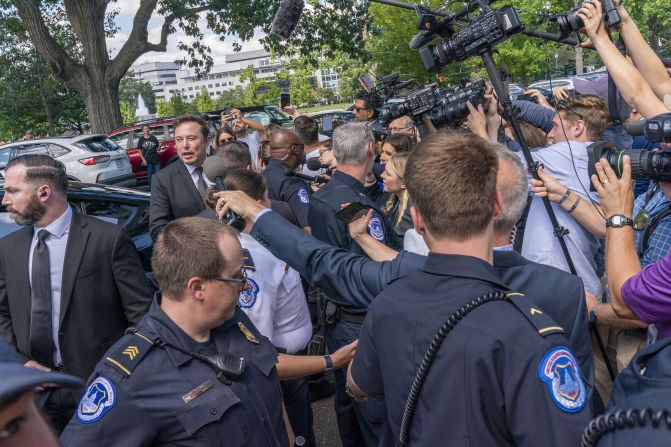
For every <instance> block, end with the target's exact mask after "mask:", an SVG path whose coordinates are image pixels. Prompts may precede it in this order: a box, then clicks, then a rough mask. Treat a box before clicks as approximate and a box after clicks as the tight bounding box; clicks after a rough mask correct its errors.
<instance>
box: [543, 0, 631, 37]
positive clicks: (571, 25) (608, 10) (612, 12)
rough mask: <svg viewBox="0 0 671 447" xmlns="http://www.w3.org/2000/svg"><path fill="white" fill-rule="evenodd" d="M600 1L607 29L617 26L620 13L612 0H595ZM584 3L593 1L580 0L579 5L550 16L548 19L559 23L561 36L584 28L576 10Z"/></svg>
mask: <svg viewBox="0 0 671 447" xmlns="http://www.w3.org/2000/svg"><path fill="white" fill-rule="evenodd" d="M597 1H600V2H601V8H602V9H603V17H604V22H605V23H606V27H607V28H609V29H612V28H617V27H618V26H619V25H620V22H621V19H620V13H619V12H617V7H616V6H615V4H614V3H613V0H597ZM584 3H593V2H592V1H591V0H585V1H583V2H581V4H580V5H578V6H577V7H575V8H573V9H571V10H570V11H567V12H564V13H561V14H557V15H555V16H553V17H550V20H551V21H553V22H557V24H558V25H559V34H560V35H561V36H563V37H565V36H568V35H569V34H571V33H575V32H577V31H578V30H579V29H581V28H584V27H585V24H584V23H583V21H582V19H581V18H580V16H579V15H578V11H580V8H582V5H583V4H584Z"/></svg>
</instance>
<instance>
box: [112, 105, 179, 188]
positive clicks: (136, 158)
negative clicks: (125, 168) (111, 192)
mask: <svg viewBox="0 0 671 447" xmlns="http://www.w3.org/2000/svg"><path fill="white" fill-rule="evenodd" d="M175 119H176V117H166V118H157V119H153V120H146V121H138V122H137V123H133V124H128V125H126V126H123V127H120V128H118V129H115V130H113V131H111V132H108V134H107V135H109V138H110V140H112V141H114V142H115V143H116V144H118V145H119V146H120V147H122V148H123V149H125V150H126V154H127V155H128V159H129V160H130V163H131V165H132V167H133V175H135V177H136V178H137V179H138V180H139V181H143V180H146V178H147V168H146V167H145V166H142V157H141V156H140V150H139V149H138V148H137V143H138V140H139V139H140V137H141V136H142V127H143V126H145V125H147V126H149V132H150V133H151V134H152V135H153V136H155V137H156V139H157V140H158V143H159V146H158V150H157V152H158V157H159V162H160V164H161V167H164V166H167V165H169V164H170V163H172V162H173V161H174V160H175V159H176V158H177V153H176V152H175V129H174V128H173V123H174V121H175Z"/></svg>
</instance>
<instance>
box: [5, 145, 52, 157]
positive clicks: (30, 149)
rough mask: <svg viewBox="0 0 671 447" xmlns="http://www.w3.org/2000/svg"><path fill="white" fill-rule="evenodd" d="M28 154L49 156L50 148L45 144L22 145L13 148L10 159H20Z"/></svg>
mask: <svg viewBox="0 0 671 447" xmlns="http://www.w3.org/2000/svg"><path fill="white" fill-rule="evenodd" d="M28 154H40V155H49V156H51V152H50V151H49V148H48V146H47V145H46V144H45V143H40V144H22V145H20V146H12V147H11V148H10V151H9V159H10V160H11V159H12V158H16V157H20V156H21V155H28Z"/></svg>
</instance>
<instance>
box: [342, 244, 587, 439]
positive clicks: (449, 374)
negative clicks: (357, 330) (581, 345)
mask: <svg viewBox="0 0 671 447" xmlns="http://www.w3.org/2000/svg"><path fill="white" fill-rule="evenodd" d="M494 290H506V287H505V286H504V285H503V284H501V282H500V279H499V278H498V275H497V274H496V271H495V270H494V268H493V267H492V266H491V265H490V264H488V263H487V262H485V261H483V260H481V259H477V258H473V257H468V256H457V255H441V254H435V253H431V254H429V256H428V258H427V260H426V263H425V264H424V267H423V268H422V270H421V271H419V272H416V273H411V274H409V275H407V276H406V277H404V278H401V279H399V280H397V281H395V282H393V283H391V284H390V285H389V287H387V288H386V289H385V290H384V291H383V292H382V293H381V294H380V295H378V297H376V298H375V300H374V301H373V303H372V304H371V306H370V308H369V311H368V314H367V315H366V319H365V322H364V324H363V327H362V330H361V337H360V338H359V344H358V347H357V352H356V356H355V358H354V363H353V365H352V377H353V379H354V382H356V384H357V385H358V386H359V387H360V388H361V389H362V390H363V391H365V392H366V393H367V395H368V396H370V397H376V398H384V399H385V401H386V406H387V410H388V421H387V422H388V425H389V427H390V429H391V433H392V434H393V438H394V439H396V440H398V436H399V431H400V425H401V419H402V415H403V410H404V407H405V402H406V399H407V397H408V393H409V391H410V388H411V386H412V383H413V380H414V378H415V375H416V372H417V369H418V367H419V365H420V363H421V361H422V358H423V357H424V354H425V352H426V350H427V348H428V346H429V345H430V343H431V341H432V340H433V338H434V336H435V335H436V332H437V331H438V329H439V328H440V326H441V325H442V324H443V323H444V322H445V321H446V320H447V319H448V318H449V317H450V316H451V315H452V314H453V313H454V312H455V311H456V310H457V309H458V308H459V307H461V306H463V305H465V304H466V303H468V302H470V301H471V300H472V299H473V298H475V297H477V296H480V295H482V294H484V293H487V292H491V291H494ZM515 299H523V300H526V298H524V297H513V298H511V300H515ZM526 302H527V303H528V302H529V301H528V300H527V301H526ZM529 309H534V308H533V307H530V308H529ZM539 311H540V310H539V309H536V310H535V312H539ZM525 320H529V321H525ZM548 320H549V321H551V320H550V319H549V318H548ZM530 321H531V318H530V317H529V316H526V315H524V314H523V313H522V312H521V309H518V308H517V306H516V305H515V304H512V303H509V302H503V301H495V302H490V303H486V304H484V305H482V306H479V307H477V308H476V309H475V310H473V311H472V312H471V313H470V314H469V315H467V316H466V317H465V318H464V319H463V320H461V321H460V322H459V323H458V324H457V326H456V328H455V329H454V330H452V332H450V333H449V334H448V335H447V338H446V339H445V340H444V342H443V345H442V346H441V348H440V349H439V351H438V355H437V357H436V358H435V361H434V363H433V366H432V367H431V370H430V371H429V373H428V376H427V378H426V382H425V383H424V387H423V389H422V392H421V395H420V398H419V401H418V403H417V411H416V413H415V415H414V419H413V422H412V427H411V431H410V438H409V439H410V442H409V445H416V446H429V445H430V446H434V445H448V444H449V445H472V446H513V445H517V446H519V445H556V446H569V445H579V444H580V439H581V435H582V430H583V428H584V427H585V425H586V424H587V422H588V421H589V420H590V417H591V409H590V405H588V402H587V390H586V389H585V381H584V379H583V377H582V374H581V372H580V367H579V365H578V362H577V361H576V360H575V357H574V356H573V354H572V353H571V351H570V349H569V348H567V347H566V344H567V341H566V339H565V338H564V337H563V336H560V335H547V334H552V333H553V332H557V330H556V328H553V327H552V326H548V327H547V328H545V329H547V330H545V331H544V333H545V334H546V335H545V336H542V335H541V334H539V333H540V332H541V331H543V329H541V328H539V327H535V326H534V324H532V323H531V322H530ZM555 324H556V323H555Z"/></svg>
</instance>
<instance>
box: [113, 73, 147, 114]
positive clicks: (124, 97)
mask: <svg viewBox="0 0 671 447" xmlns="http://www.w3.org/2000/svg"><path fill="white" fill-rule="evenodd" d="M138 95H142V99H143V100H144V103H145V105H146V106H147V109H149V113H156V94H155V93H154V89H153V88H152V86H151V84H150V83H149V82H146V81H140V80H139V79H133V78H123V79H122V80H121V82H120V83H119V103H121V102H125V103H126V104H130V105H132V106H133V112H134V111H135V109H137V97H138ZM123 114H124V111H123V110H122V111H121V115H122V116H123Z"/></svg>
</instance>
